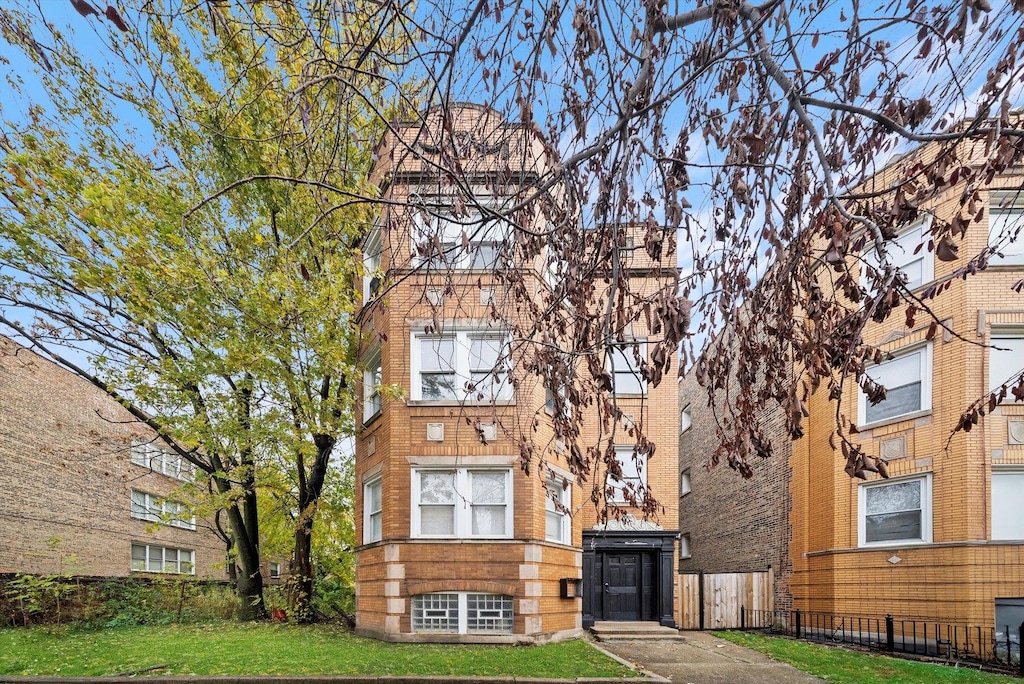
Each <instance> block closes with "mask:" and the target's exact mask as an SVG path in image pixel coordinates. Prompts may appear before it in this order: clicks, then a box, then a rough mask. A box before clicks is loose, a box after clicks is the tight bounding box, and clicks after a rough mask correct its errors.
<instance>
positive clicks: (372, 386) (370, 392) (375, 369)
mask: <svg viewBox="0 0 1024 684" xmlns="http://www.w3.org/2000/svg"><path fill="white" fill-rule="evenodd" d="M381 382H383V375H382V374H381V363H380V347H379V346H376V345H375V346H373V347H371V348H370V349H369V350H368V351H367V353H366V367H365V369H364V370H363V422H364V423H365V422H367V421H369V420H370V419H371V418H373V417H374V416H376V415H377V414H378V413H380V412H381V409H382V408H383V406H384V404H383V401H382V400H381V396H380V386H381Z"/></svg>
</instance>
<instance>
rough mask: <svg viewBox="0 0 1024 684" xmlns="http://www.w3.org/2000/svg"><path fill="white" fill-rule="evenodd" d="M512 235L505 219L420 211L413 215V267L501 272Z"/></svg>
mask: <svg viewBox="0 0 1024 684" xmlns="http://www.w3.org/2000/svg"><path fill="white" fill-rule="evenodd" d="M511 235H512V225H511V224H510V223H509V222H508V221H506V220H505V219H502V218H499V217H495V216H493V215H490V216H484V213H483V212H481V211H480V210H479V209H477V208H474V207H467V209H466V212H465V215H462V216H458V215H456V213H455V212H454V211H453V210H452V209H451V208H449V207H440V208H439V207H435V208H432V209H425V208H424V209H419V210H417V211H416V212H414V213H413V236H412V250H413V263H414V265H417V266H419V265H426V266H428V267H430V268H434V269H437V268H451V269H481V270H494V269H496V268H500V267H501V265H502V260H503V257H504V256H505V255H504V252H505V250H506V249H507V246H508V244H509V242H510V238H511Z"/></svg>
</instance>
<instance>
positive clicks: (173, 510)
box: [132, 489, 196, 530]
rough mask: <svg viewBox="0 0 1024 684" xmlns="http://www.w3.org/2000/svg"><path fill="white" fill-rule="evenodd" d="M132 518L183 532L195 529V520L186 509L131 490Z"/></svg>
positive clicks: (183, 505)
mask: <svg viewBox="0 0 1024 684" xmlns="http://www.w3.org/2000/svg"><path fill="white" fill-rule="evenodd" d="M132 517H133V518H135V519H137V520H149V521H150V522H156V523H164V524H167V525H171V526H173V527H180V528H182V529H184V530H194V529H196V519H195V517H194V516H193V515H192V514H191V513H189V510H188V507H187V506H186V505H185V504H183V503H179V502H177V501H170V500H169V499H163V498H161V497H159V496H156V495H155V494H149V493H147V492H141V491H139V490H138V489H133V490H132Z"/></svg>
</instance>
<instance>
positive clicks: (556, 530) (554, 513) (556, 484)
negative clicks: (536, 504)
mask: <svg viewBox="0 0 1024 684" xmlns="http://www.w3.org/2000/svg"><path fill="white" fill-rule="evenodd" d="M571 505H572V486H571V485H569V484H568V483H567V482H566V479H565V478H563V477H561V476H558V475H554V476H551V477H549V478H548V479H547V492H546V496H545V497H544V516H545V521H544V523H545V524H544V538H545V539H547V540H548V541H553V542H558V543H559V544H571V543H572V516H571V515H570V514H569V511H570V506H571Z"/></svg>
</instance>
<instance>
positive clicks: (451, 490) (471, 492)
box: [411, 468, 512, 539]
mask: <svg viewBox="0 0 1024 684" xmlns="http://www.w3.org/2000/svg"><path fill="white" fill-rule="evenodd" d="M411 525H412V536H413V537H461V538H470V537H477V538H488V539H493V538H508V537H511V536H512V471H511V470H510V469H508V468H501V469H497V468H445V469H435V468H431V469H420V468H416V469H413V471H412V516H411Z"/></svg>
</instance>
